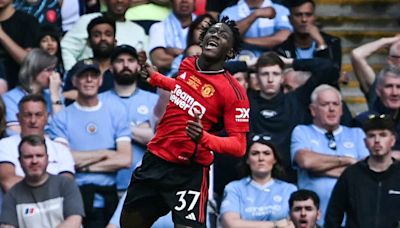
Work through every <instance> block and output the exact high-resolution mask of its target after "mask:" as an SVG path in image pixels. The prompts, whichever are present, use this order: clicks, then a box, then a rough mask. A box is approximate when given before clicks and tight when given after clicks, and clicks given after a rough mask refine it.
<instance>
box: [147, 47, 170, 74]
mask: <svg viewBox="0 0 400 228" xmlns="http://www.w3.org/2000/svg"><path fill="white" fill-rule="evenodd" d="M170 52H172V51H167V49H166V48H163V47H158V48H155V49H154V50H152V51H151V52H150V60H151V62H152V63H153V65H154V66H156V67H157V68H158V69H159V70H161V71H168V70H169V69H170V68H171V64H172V61H174V58H175V56H174V55H172V54H171V53H170Z"/></svg>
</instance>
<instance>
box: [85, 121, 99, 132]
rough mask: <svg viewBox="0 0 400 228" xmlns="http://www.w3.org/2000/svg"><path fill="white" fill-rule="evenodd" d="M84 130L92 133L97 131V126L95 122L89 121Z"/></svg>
mask: <svg viewBox="0 0 400 228" xmlns="http://www.w3.org/2000/svg"><path fill="white" fill-rule="evenodd" d="M86 131H87V133H89V134H91V135H93V134H95V133H96V132H97V126H96V124H95V123H89V124H88V125H86Z"/></svg>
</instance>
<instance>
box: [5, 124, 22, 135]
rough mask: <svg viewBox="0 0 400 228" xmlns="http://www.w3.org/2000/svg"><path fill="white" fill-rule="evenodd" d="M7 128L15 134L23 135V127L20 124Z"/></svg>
mask: <svg viewBox="0 0 400 228" xmlns="http://www.w3.org/2000/svg"><path fill="white" fill-rule="evenodd" d="M7 128H8V130H10V131H12V132H15V133H16V134H20V133H21V126H20V125H19V123H18V124H13V125H11V126H8V127H7Z"/></svg>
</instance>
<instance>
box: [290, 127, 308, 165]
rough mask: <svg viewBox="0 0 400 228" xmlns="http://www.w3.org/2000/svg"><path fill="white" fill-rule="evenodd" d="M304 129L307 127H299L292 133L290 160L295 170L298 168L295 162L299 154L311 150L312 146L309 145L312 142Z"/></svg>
mask: <svg viewBox="0 0 400 228" xmlns="http://www.w3.org/2000/svg"><path fill="white" fill-rule="evenodd" d="M304 127H306V126H304V125H299V126H297V127H295V128H294V130H293V132H292V138H291V145H290V158H291V161H292V164H293V167H294V168H297V164H296V160H295V158H296V154H297V152H298V151H299V150H301V149H305V148H311V145H310V144H309V143H310V140H309V138H307V135H306V134H305V131H304V130H303V128H304Z"/></svg>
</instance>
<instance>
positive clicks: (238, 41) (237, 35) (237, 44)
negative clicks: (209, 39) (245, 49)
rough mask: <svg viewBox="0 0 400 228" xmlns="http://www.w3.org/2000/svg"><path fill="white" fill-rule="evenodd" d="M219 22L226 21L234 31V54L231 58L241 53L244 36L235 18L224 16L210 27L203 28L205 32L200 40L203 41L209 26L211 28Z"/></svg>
mask: <svg viewBox="0 0 400 228" xmlns="http://www.w3.org/2000/svg"><path fill="white" fill-rule="evenodd" d="M217 23H224V24H226V25H227V26H228V27H229V28H230V29H231V31H232V34H233V46H232V48H233V52H234V53H233V54H234V55H233V56H232V57H231V58H234V57H235V56H236V55H237V54H239V52H240V50H241V44H242V38H241V36H240V32H239V29H238V28H237V26H236V22H235V21H234V20H230V19H229V17H227V16H225V17H222V18H221V19H220V20H219V21H217V22H215V23H213V24H211V25H210V27H208V28H207V29H205V30H203V32H202V33H201V35H200V41H203V38H204V36H205V35H206V33H207V31H208V29H209V28H211V27H212V26H213V25H214V24H217Z"/></svg>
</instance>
